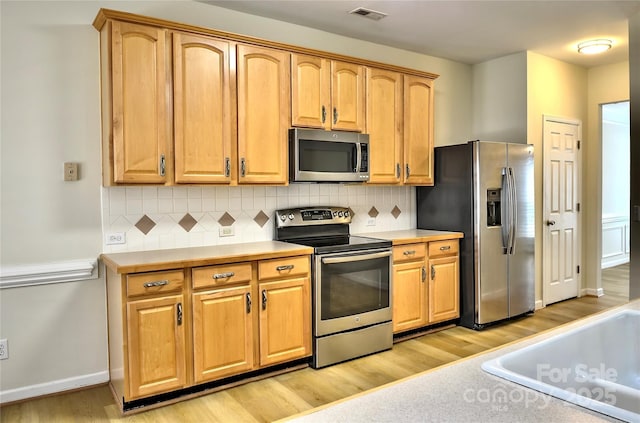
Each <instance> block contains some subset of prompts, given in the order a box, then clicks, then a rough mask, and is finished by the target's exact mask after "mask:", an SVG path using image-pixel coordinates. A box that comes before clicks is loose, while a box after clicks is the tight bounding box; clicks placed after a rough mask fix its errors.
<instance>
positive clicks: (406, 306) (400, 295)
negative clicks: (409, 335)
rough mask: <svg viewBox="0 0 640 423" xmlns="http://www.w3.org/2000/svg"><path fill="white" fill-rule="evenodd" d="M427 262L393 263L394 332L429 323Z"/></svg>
mask: <svg viewBox="0 0 640 423" xmlns="http://www.w3.org/2000/svg"><path fill="white" fill-rule="evenodd" d="M426 282H427V281H426V263H425V262H424V260H422V261H413V262H407V263H400V264H394V265H393V332H394V333H397V332H403V331H406V330H409V329H415V328H419V327H421V326H425V325H426V324H427V283H426Z"/></svg>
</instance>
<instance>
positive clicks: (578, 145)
mask: <svg viewBox="0 0 640 423" xmlns="http://www.w3.org/2000/svg"><path fill="white" fill-rule="evenodd" d="M578 150H580V140H578Z"/></svg>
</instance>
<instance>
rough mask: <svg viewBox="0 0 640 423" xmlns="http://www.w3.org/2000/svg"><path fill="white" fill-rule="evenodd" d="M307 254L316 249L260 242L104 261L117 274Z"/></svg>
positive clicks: (117, 255) (141, 253) (116, 255)
mask: <svg viewBox="0 0 640 423" xmlns="http://www.w3.org/2000/svg"><path fill="white" fill-rule="evenodd" d="M305 254H313V248H311V247H306V246H304V245H298V244H291V243H288V242H280V241H259V242H251V243H241V244H228V245H214V246H206V247H187V248H172V249H166V250H147V251H132V252H124V253H111V254H102V255H101V259H102V261H103V262H104V263H105V265H106V266H108V267H109V268H110V269H112V270H114V271H115V272H116V273H132V272H149V271H156V270H168V269H177V268H181V267H195V266H210V265H215V264H223V263H231V262H239V261H251V260H265V259H273V258H281V257H288V256H296V255H305Z"/></svg>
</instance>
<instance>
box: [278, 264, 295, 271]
mask: <svg viewBox="0 0 640 423" xmlns="http://www.w3.org/2000/svg"><path fill="white" fill-rule="evenodd" d="M293 268H294V265H293V264H287V265H286V266H278V267H276V270H277V271H278V272H282V271H283V270H291V269H293Z"/></svg>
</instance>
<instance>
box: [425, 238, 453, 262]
mask: <svg viewBox="0 0 640 423" xmlns="http://www.w3.org/2000/svg"><path fill="white" fill-rule="evenodd" d="M452 254H458V240H457V239H449V240H446V241H434V242H430V243H429V258H433V257H438V256H449V255H452Z"/></svg>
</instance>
